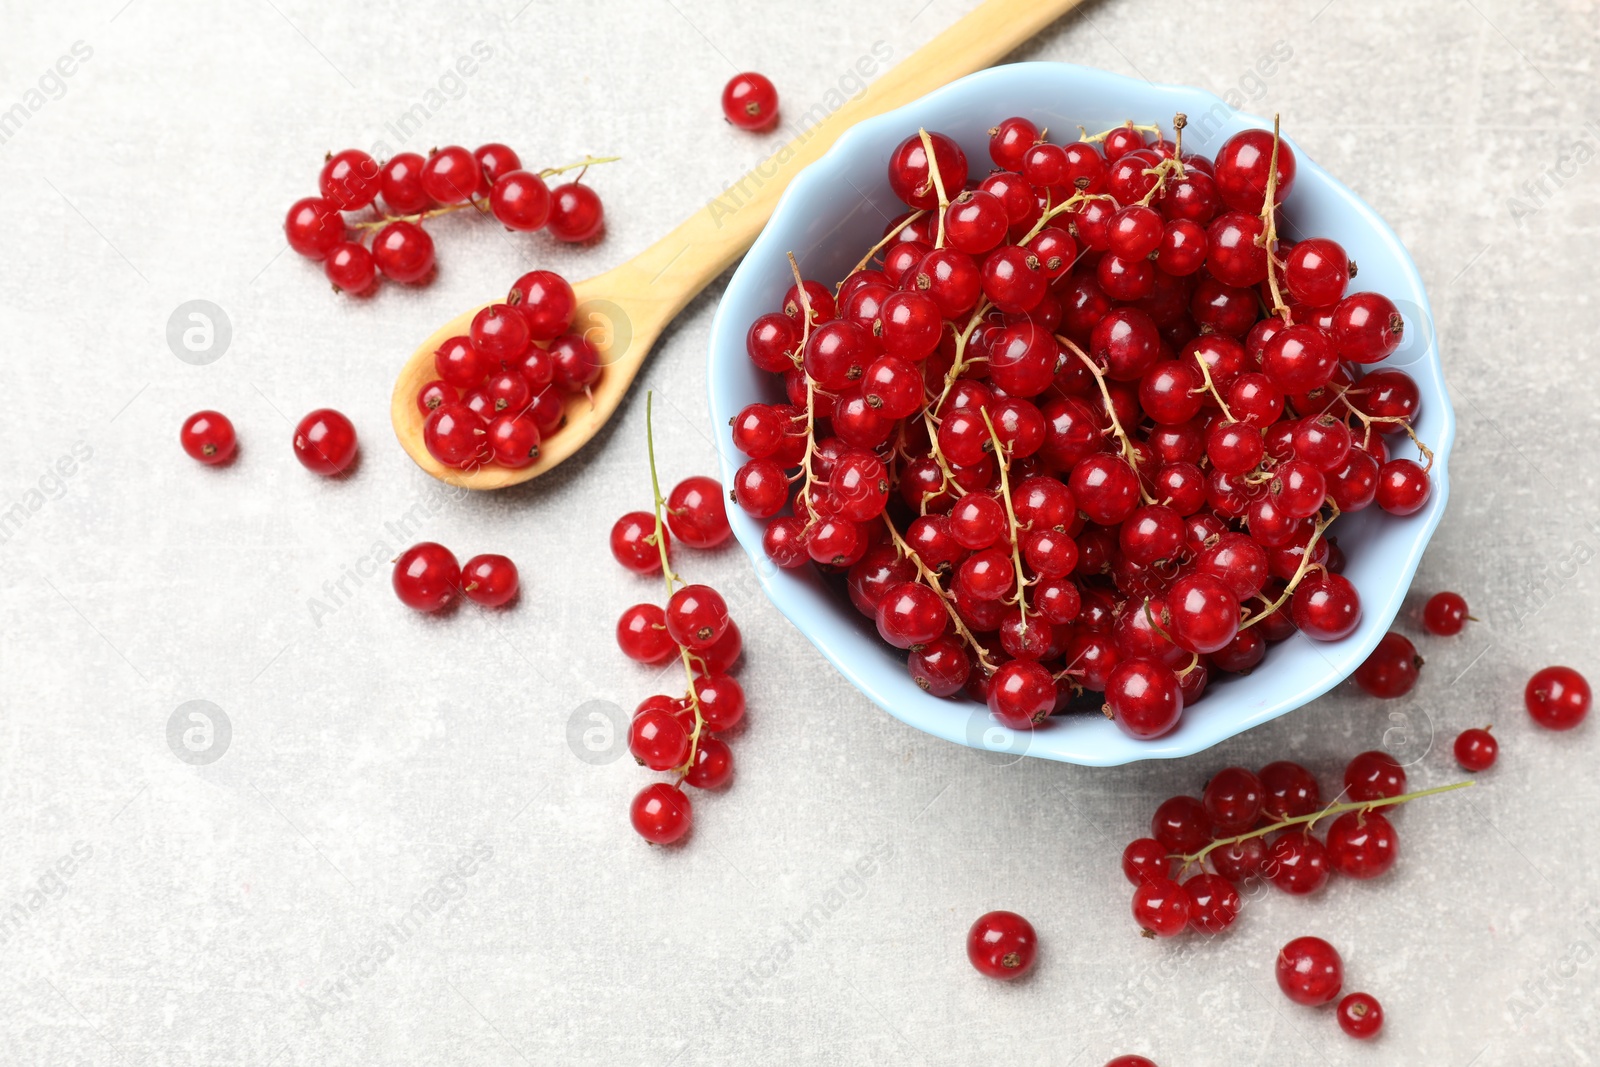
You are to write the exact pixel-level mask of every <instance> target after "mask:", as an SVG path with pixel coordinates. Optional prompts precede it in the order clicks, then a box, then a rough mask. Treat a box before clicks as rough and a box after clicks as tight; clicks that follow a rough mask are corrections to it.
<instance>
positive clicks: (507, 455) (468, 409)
mask: <svg viewBox="0 0 1600 1067" xmlns="http://www.w3.org/2000/svg"><path fill="white" fill-rule="evenodd" d="M577 308H578V298H577V297H576V296H575V295H574V294H573V292H572V286H570V285H568V284H567V280H566V279H565V278H563V277H562V276H561V275H559V274H557V273H556V272H555V271H550V270H535V271H529V272H528V273H527V274H524V275H523V276H522V277H520V278H518V279H517V281H516V284H514V285H513V286H512V287H511V292H510V294H509V295H507V297H506V300H505V303H502V304H490V305H489V306H488V307H486V308H484V309H483V310H482V311H480V312H478V313H477V315H475V316H473V319H472V326H471V327H470V328H469V329H468V331H467V334H466V336H463V337H452V338H450V339H449V340H448V341H446V342H445V343H444V344H443V345H441V346H440V347H439V349H438V351H436V352H435V353H434V354H433V366H434V372H435V373H436V374H438V377H437V378H436V379H434V380H433V381H430V382H428V383H426V384H425V385H423V387H422V388H421V389H420V390H418V392H417V409H418V410H419V411H421V412H422V415H423V417H424V418H425V419H426V421H425V422H424V423H423V425H422V441H423V444H424V445H425V446H426V447H427V449H428V454H429V455H431V456H432V457H433V458H434V459H436V460H438V461H439V462H440V463H443V464H444V465H445V466H447V467H457V468H459V469H461V470H476V469H478V468H480V467H484V466H488V465H491V464H495V465H499V466H502V467H512V468H516V467H526V466H528V465H529V464H531V463H533V462H534V461H535V460H537V459H538V458H539V446H540V444H541V443H542V442H543V441H544V439H545V438H546V437H549V436H550V435H551V434H552V433H554V432H555V431H556V430H557V429H559V428H560V426H561V424H562V422H563V421H564V420H565V419H566V404H567V397H568V396H570V395H572V394H574V393H587V392H588V391H589V388H590V386H592V385H594V383H595V382H597V381H599V380H600V372H601V364H600V353H599V352H598V351H597V350H596V349H595V347H594V345H592V344H590V343H589V340H588V338H586V337H584V335H583V334H581V333H574V332H571V327H572V319H573V316H574V315H575V314H576V312H577Z"/></svg>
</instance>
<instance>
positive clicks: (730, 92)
mask: <svg viewBox="0 0 1600 1067" xmlns="http://www.w3.org/2000/svg"><path fill="white" fill-rule="evenodd" d="M722 113H723V114H724V115H726V116H727V117H728V121H729V122H731V123H733V124H734V125H735V126H737V127H739V128H740V129H741V130H766V129H770V128H772V127H773V126H775V125H777V123H778V90H777V89H776V88H774V87H773V84H772V82H771V81H770V80H769V79H768V78H767V77H766V75H764V74H756V73H753V72H747V73H744V74H735V75H734V76H733V77H732V78H730V79H729V80H728V84H727V85H726V86H725V87H724V88H723V90H722Z"/></svg>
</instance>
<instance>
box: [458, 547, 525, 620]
mask: <svg viewBox="0 0 1600 1067" xmlns="http://www.w3.org/2000/svg"><path fill="white" fill-rule="evenodd" d="M517 589H518V579H517V565H516V564H515V563H513V562H511V560H510V559H508V558H506V557H505V556H499V555H495V554H493V553H486V554H483V555H478V556H473V557H472V558H471V559H469V560H467V562H466V565H465V566H463V567H462V568H461V591H462V592H463V593H465V594H466V595H467V599H468V600H470V601H472V602H473V603H474V604H482V605H483V606H484V607H486V608H498V607H501V606H503V605H505V604H509V603H511V601H512V600H513V599H515V598H516V595H517Z"/></svg>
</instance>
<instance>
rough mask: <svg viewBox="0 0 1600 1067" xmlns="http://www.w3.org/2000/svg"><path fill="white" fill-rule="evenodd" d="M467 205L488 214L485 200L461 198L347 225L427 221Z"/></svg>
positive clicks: (361, 226)
mask: <svg viewBox="0 0 1600 1067" xmlns="http://www.w3.org/2000/svg"><path fill="white" fill-rule="evenodd" d="M469 207H471V208H477V209H478V211H480V212H482V213H483V214H488V212H489V207H488V203H487V201H482V202H480V201H477V200H463V201H461V203H459V204H445V205H444V206H442V207H430V208H429V209H428V210H426V211H418V212H416V213H415V214H412V215H383V216H381V217H379V218H376V219H365V220H363V221H361V222H352V223H350V224H349V225H350V228H351V229H352V230H376V229H379V228H381V227H384V226H387V225H389V224H390V223H391V222H415V223H421V222H425V221H427V220H428V219H432V218H438V217H439V216H440V215H448V214H450V213H451V212H452V211H464V210H466V209H467V208H469Z"/></svg>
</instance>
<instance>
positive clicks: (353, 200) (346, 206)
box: [317, 148, 379, 211]
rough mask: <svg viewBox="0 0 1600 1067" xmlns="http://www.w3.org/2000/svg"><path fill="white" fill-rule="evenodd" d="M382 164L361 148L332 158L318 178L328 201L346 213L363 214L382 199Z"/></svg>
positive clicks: (318, 185)
mask: <svg viewBox="0 0 1600 1067" xmlns="http://www.w3.org/2000/svg"><path fill="white" fill-rule="evenodd" d="M378 185H379V182H378V163H377V161H376V160H375V159H373V158H372V157H371V156H369V155H367V153H365V152H363V151H361V150H360V149H357V148H347V149H345V150H344V151H343V152H337V153H335V154H333V155H331V156H329V157H328V161H327V162H326V163H324V164H323V165H322V173H321V174H320V175H318V177H317V187H318V189H320V190H321V192H322V195H323V197H324V198H326V199H328V200H330V201H332V202H333V203H334V204H336V205H337V206H338V207H339V209H340V210H342V211H359V210H361V209H362V208H364V207H366V206H367V205H368V204H370V203H372V201H373V200H374V198H376V197H377V195H378Z"/></svg>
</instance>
